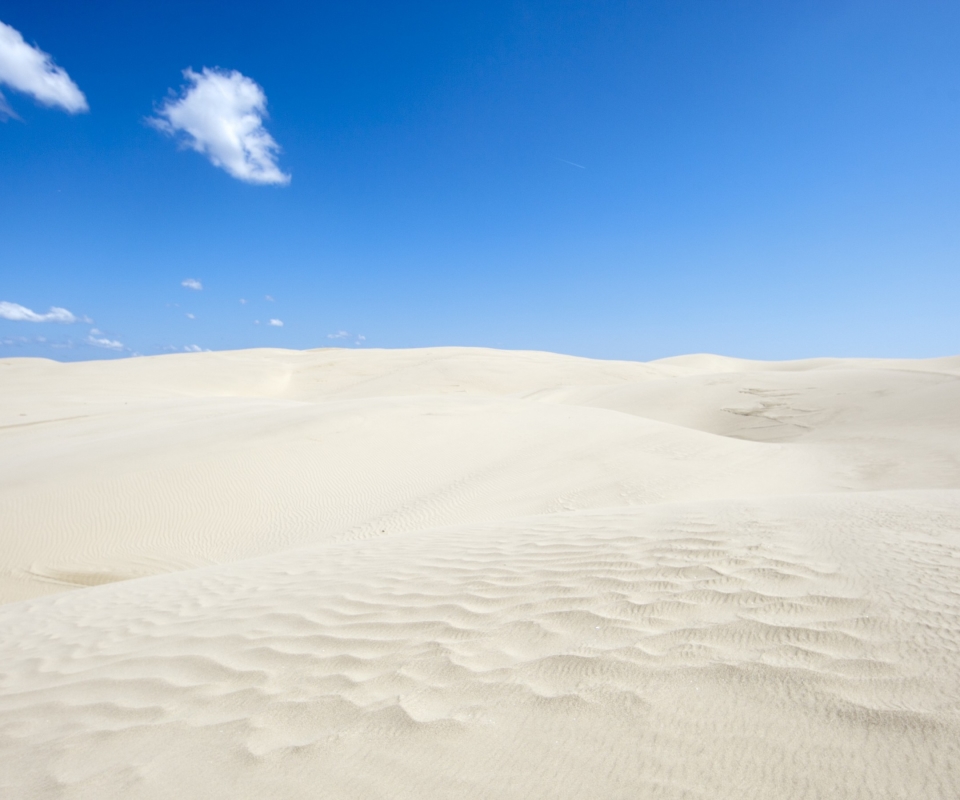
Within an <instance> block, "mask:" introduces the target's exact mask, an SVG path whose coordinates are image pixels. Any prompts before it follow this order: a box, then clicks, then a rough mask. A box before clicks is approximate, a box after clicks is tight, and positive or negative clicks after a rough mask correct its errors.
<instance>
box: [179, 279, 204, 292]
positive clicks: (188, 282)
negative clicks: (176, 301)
mask: <svg viewBox="0 0 960 800" xmlns="http://www.w3.org/2000/svg"><path fill="white" fill-rule="evenodd" d="M180 285H181V286H185V287H186V288H187V289H193V290H194V291H195V292H199V291H202V289H203V284H202V283H200V281H198V280H197V279H196V278H184V279H183V280H182V281H180Z"/></svg>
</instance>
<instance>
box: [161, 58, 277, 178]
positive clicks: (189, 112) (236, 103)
mask: <svg viewBox="0 0 960 800" xmlns="http://www.w3.org/2000/svg"><path fill="white" fill-rule="evenodd" d="M183 76H184V77H185V78H186V79H187V81H188V85H187V86H186V87H184V88H183V90H182V92H181V94H180V95H179V96H178V97H177V96H175V97H171V98H169V99H168V100H166V101H165V102H164V103H163V105H161V106H160V108H159V109H157V116H156V117H152V118H150V119H149V120H148V121H149V122H150V124H151V125H153V126H154V127H155V128H157V129H158V130H161V131H163V132H164V133H168V134H170V135H171V136H175V135H177V134H183V142H184V144H185V145H186V146H187V147H190V148H191V149H193V150H196V151H197V152H198V153H202V154H203V155H205V156H206V157H207V158H209V159H210V162H211V163H212V164H213V165H214V166H216V167H220V168H221V169H223V170H225V171H226V172H228V173H229V174H230V175H232V176H233V177H234V178H238V179H239V180H241V181H246V182H247V183H260V184H276V185H280V186H283V185H286V184H288V183H290V176H289V175H288V174H285V173H284V172H282V171H281V170H280V167H279V166H277V154H278V153H279V152H280V146H279V145H278V144H277V143H276V141H274V138H273V137H272V136H271V135H270V134H269V133H268V132H267V129H266V128H264V127H263V120H264V118H265V117H266V115H267V96H266V94H264V92H263V89H261V88H260V86H259V85H258V84H257V83H256V82H255V81H253V80H251V79H250V78H248V77H247V76H246V75H242V74H241V73H239V72H237V71H236V70H231V71H227V70H222V69H219V68H214V69H208V68H207V67H204V68H203V70H202V71H201V72H199V73H198V72H194V71H193V70H192V69H189V68H188V69H185V70H184V71H183Z"/></svg>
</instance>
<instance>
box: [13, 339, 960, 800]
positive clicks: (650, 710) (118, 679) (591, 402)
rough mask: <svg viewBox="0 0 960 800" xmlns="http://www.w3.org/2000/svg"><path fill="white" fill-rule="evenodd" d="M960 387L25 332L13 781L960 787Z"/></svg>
mask: <svg viewBox="0 0 960 800" xmlns="http://www.w3.org/2000/svg"><path fill="white" fill-rule="evenodd" d="M958 379H960V359H937V360H928V361H913V362H911V361H877V360H836V359H821V360H813V361H806V362H789V363H780V364H776V363H758V362H746V361H738V360H735V359H726V358H721V357H716V356H689V357H683V358H678V359H667V360H664V361H660V362H653V363H649V364H637V363H627V362H597V361H590V360H586V359H577V358H571V357H564V356H557V355H551V354H545V353H519V352H499V351H488V350H471V349H456V348H443V349H433V350H419V351H366V352H350V351H345V350H321V351H308V352H290V351H244V352H235V353H216V354H214V353H204V354H189V355H183V356H165V357H160V358H146V359H136V360H127V361H122V362H106V363H104V362H99V363H82V364H70V365H64V364H55V363H53V362H47V361H43V360H33V359H11V360H7V361H0V454H2V455H0V598H2V599H3V600H5V601H7V605H4V606H0V795H2V796H11V797H69V798H80V797H98V798H99V797H125V798H126V797H137V798H140V797H142V798H161V797H170V796H176V795H178V794H179V795H182V796H190V797H224V798H227V797H230V798H235V797H250V798H263V797H303V798H327V797H329V798H344V797H351V798H352V797H357V798H368V797H369V798H379V797H383V798H386V797H390V798H399V797H410V798H421V797H438V798H440V797H443V798H447V797H456V798H461V797H462V798H468V797H471V798H472V797H477V798H488V797H508V798H512V797H516V798H521V797H522V798H540V797H542V798H557V797H561V798H637V797H664V798H688V797H691V798H692V797H729V798H743V797H763V798H770V797H778V798H779V797H783V798H792V797H798V798H799V797H811V798H813V797H871V798H873V797H904V798H907V797H910V798H914V797H930V798H933V797H943V798H948V797H957V796H960V380H958ZM129 578H134V579H133V580H126V579H129ZM98 584H100V585H98Z"/></svg>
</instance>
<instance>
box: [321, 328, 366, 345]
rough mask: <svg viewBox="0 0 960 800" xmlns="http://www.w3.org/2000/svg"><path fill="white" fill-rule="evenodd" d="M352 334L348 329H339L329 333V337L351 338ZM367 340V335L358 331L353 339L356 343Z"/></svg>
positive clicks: (360, 343) (359, 343)
mask: <svg viewBox="0 0 960 800" xmlns="http://www.w3.org/2000/svg"><path fill="white" fill-rule="evenodd" d="M350 336H351V334H350V333H349V332H348V331H337V332H336V333H328V334H327V338H328V339H349V338H350ZM366 340H367V337H366V336H364V335H363V334H362V333H358V334H357V335H356V336H355V337H354V340H353V343H354V344H355V345H358V346H359V345H362V344H363V343H364V342H365V341H366Z"/></svg>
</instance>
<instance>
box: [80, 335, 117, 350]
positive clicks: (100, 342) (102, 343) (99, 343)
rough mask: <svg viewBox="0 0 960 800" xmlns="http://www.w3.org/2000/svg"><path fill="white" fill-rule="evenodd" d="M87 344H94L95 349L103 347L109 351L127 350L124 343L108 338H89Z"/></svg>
mask: <svg viewBox="0 0 960 800" xmlns="http://www.w3.org/2000/svg"><path fill="white" fill-rule="evenodd" d="M87 344H92V345H93V346H94V347H103V348H105V349H107V350H126V347H125V346H124V344H123V342H118V341H117V340H116V339H107V338H106V337H98V336H88V337H87Z"/></svg>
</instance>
